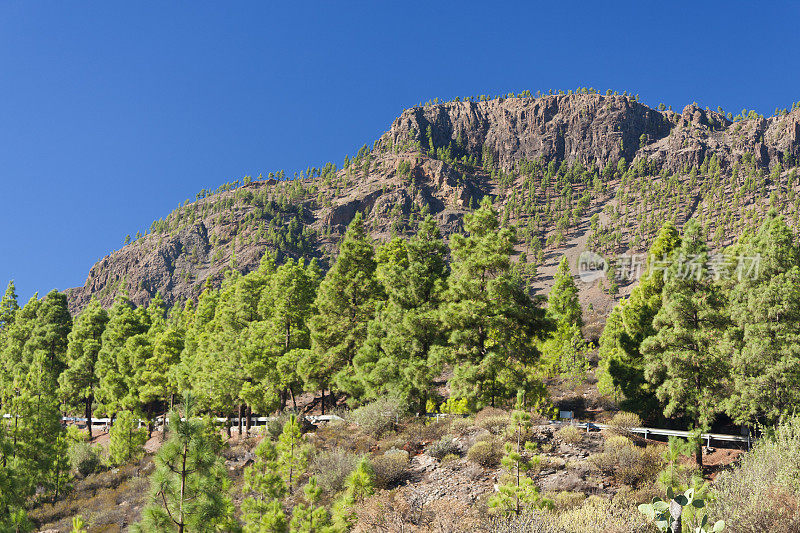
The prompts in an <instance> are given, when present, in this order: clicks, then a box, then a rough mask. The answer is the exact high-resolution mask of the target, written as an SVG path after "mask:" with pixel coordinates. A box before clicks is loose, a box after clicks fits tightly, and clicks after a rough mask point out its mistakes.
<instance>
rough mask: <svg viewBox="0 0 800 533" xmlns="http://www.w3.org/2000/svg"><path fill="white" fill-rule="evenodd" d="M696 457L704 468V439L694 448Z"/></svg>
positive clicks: (701, 468)
mask: <svg viewBox="0 0 800 533" xmlns="http://www.w3.org/2000/svg"><path fill="white" fill-rule="evenodd" d="M694 459H695V461H696V462H697V466H698V467H699V468H700V470H703V439H700V441H699V442H698V443H697V448H695V450H694Z"/></svg>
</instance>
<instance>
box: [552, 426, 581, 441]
mask: <svg viewBox="0 0 800 533" xmlns="http://www.w3.org/2000/svg"><path fill="white" fill-rule="evenodd" d="M556 437H558V438H559V439H560V440H561V441H562V442H566V443H568V444H575V443H578V442H580V441H582V440H583V431H581V430H580V429H578V428H576V427H575V426H564V427H563V428H561V429H559V430H558V431H556Z"/></svg>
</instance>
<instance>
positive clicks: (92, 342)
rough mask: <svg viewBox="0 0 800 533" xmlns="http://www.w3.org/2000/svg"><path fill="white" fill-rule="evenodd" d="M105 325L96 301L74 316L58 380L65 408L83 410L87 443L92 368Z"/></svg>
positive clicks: (93, 382) (105, 316)
mask: <svg viewBox="0 0 800 533" xmlns="http://www.w3.org/2000/svg"><path fill="white" fill-rule="evenodd" d="M107 323H108V313H107V312H106V310H105V309H103V308H102V307H100V303H99V302H98V301H97V300H92V301H91V302H89V305H87V306H86V308H85V309H84V310H83V311H82V312H81V314H80V315H78V318H77V319H76V320H75V325H74V328H73V329H72V331H71V332H70V334H69V337H68V340H69V344H68V347H67V368H66V370H64V372H63V373H62V374H61V375H60V376H59V378H58V383H59V387H60V391H61V396H62V398H64V399H65V400H66V401H67V404H68V405H77V404H81V405H82V406H83V412H84V416H85V417H86V428H87V429H88V431H89V439H91V438H92V423H91V420H92V404H93V403H94V390H95V386H96V385H97V377H96V375H95V367H96V366H97V358H98V354H99V353H100V348H101V347H102V335H103V331H105V329H106V324H107Z"/></svg>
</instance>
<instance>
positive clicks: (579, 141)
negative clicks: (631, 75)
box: [388, 94, 800, 171]
mask: <svg viewBox="0 0 800 533" xmlns="http://www.w3.org/2000/svg"><path fill="white" fill-rule="evenodd" d="M428 127H430V128H431V132H432V137H433V141H434V144H435V146H446V145H448V144H449V143H451V142H454V143H455V142H456V141H457V140H458V139H459V136H460V137H461V139H462V143H463V146H464V148H465V150H466V151H467V153H468V154H471V155H475V156H478V157H479V156H481V155H482V151H483V150H484V149H486V150H489V151H490V153H491V154H492V155H493V156H494V157H495V160H496V161H497V162H498V163H499V164H500V166H501V167H502V168H505V169H510V168H512V167H513V166H514V164H515V163H517V162H519V161H520V160H522V159H527V160H533V159H536V158H540V157H541V158H544V159H546V160H551V159H555V160H557V161H568V162H570V163H571V162H574V161H580V162H581V163H583V164H587V165H590V164H592V163H596V164H598V165H599V166H601V167H602V166H605V165H606V164H607V163H608V162H611V163H616V161H618V160H619V159H620V158H621V157H624V158H625V159H626V160H627V161H628V162H630V161H633V160H634V159H635V158H636V157H647V158H652V159H655V160H656V161H658V162H659V163H660V164H663V165H664V166H665V168H667V169H668V170H670V171H676V170H681V169H683V168H684V167H685V166H686V165H689V166H691V165H700V164H701V163H702V161H703V159H704V157H705V155H706V154H707V153H708V154H710V153H716V154H717V155H718V157H719V158H720V159H721V160H722V161H723V163H730V162H732V161H734V160H735V159H734V158H735V157H736V156H741V155H743V154H745V153H753V154H755V155H756V157H757V158H758V160H759V163H760V164H761V165H763V166H772V165H774V164H775V163H776V162H777V161H781V160H786V158H787V157H792V158H794V159H796V158H798V157H800V108H798V109H795V110H793V111H792V112H791V113H788V114H787V115H785V116H781V117H771V118H766V119H765V118H754V119H748V120H744V121H740V122H737V123H735V124H734V123H733V122H731V121H730V120H728V119H727V118H725V115H723V114H721V113H717V112H715V111H706V110H703V109H701V108H699V107H698V106H696V105H695V104H690V105H688V106H686V107H685V108H684V110H683V112H682V113H681V114H677V113H675V112H673V111H663V112H662V111H657V110H654V109H651V108H649V107H647V106H646V105H643V104H641V103H639V102H636V101H633V100H632V99H630V98H628V97H624V96H602V95H599V94H586V95H553V96H544V97H541V98H536V99H530V98H509V99H505V100H490V101H483V102H449V103H446V104H439V105H433V106H425V107H415V108H412V109H408V110H406V111H404V112H403V113H402V114H401V115H400V117H398V118H397V119H396V120H395V121H394V123H393V124H392V127H391V130H390V131H389V133H388V137H389V138H390V139H391V140H392V142H394V143H398V142H402V141H403V140H404V139H408V138H413V139H417V140H422V141H423V146H424V145H425V141H426V139H425V136H426V132H427V129H428ZM643 136H644V137H643Z"/></svg>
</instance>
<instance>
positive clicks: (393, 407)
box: [349, 397, 406, 439]
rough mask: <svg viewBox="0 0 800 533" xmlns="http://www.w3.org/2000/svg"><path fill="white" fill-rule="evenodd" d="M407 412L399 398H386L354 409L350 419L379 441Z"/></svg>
mask: <svg viewBox="0 0 800 533" xmlns="http://www.w3.org/2000/svg"><path fill="white" fill-rule="evenodd" d="M405 412H406V411H405V408H404V406H403V402H402V401H400V400H398V399H397V398H391V397H385V398H379V399H377V400H375V401H374V402H371V403H368V404H366V405H362V406H361V407H359V408H358V409H353V410H352V411H351V412H350V415H349V419H350V421H352V422H355V423H356V424H358V425H359V427H361V430H362V431H364V433H366V434H368V435H370V436H372V437H374V438H376V439H377V438H379V437H380V436H381V434H383V433H384V432H386V431H387V430H388V429H390V428H392V427H393V426H394V425H395V423H396V422H397V420H398V419H399V417H400V416H401V415H404V414H405Z"/></svg>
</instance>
